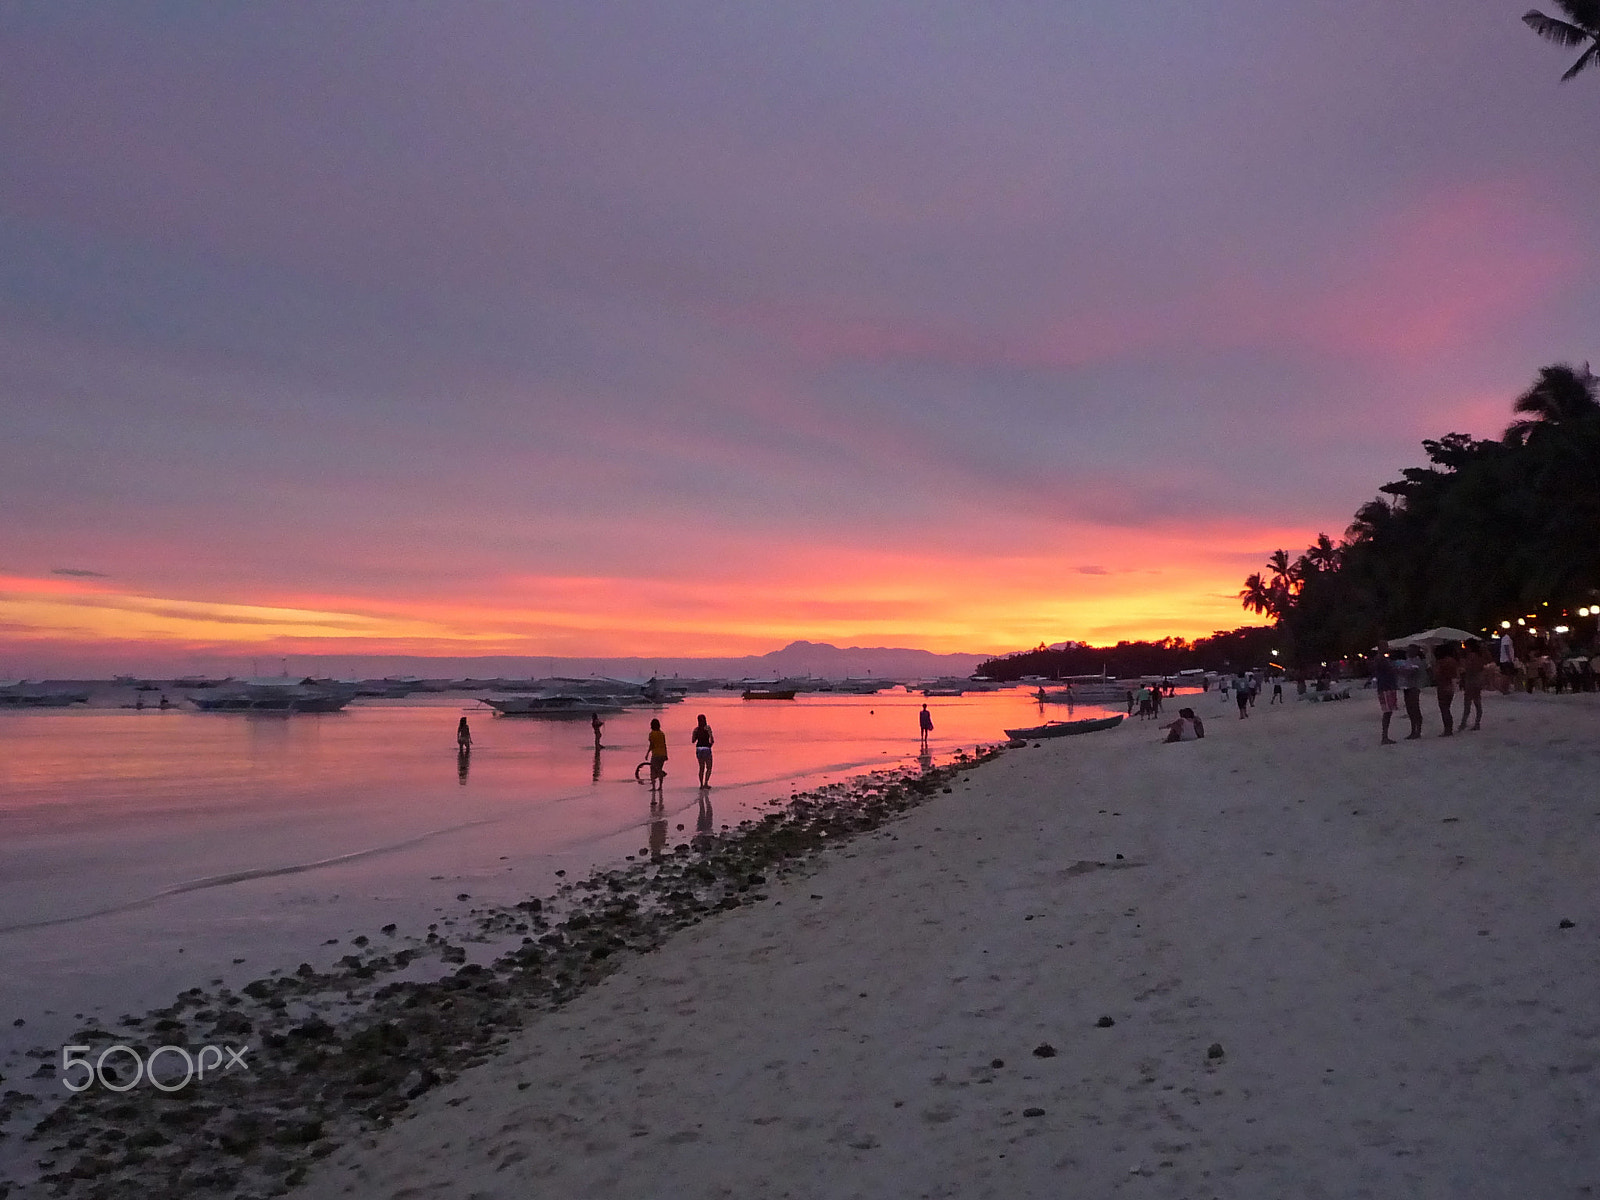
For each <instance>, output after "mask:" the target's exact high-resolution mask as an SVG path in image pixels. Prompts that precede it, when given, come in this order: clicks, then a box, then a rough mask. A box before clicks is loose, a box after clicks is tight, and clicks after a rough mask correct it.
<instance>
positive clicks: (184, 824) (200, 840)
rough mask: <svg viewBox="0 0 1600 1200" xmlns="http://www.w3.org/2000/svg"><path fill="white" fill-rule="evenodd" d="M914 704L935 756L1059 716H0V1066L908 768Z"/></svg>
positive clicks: (825, 707)
mask: <svg viewBox="0 0 1600 1200" xmlns="http://www.w3.org/2000/svg"><path fill="white" fill-rule="evenodd" d="M130 697H131V693H130ZM923 703H927V704H928V706H929V709H930V711H931V712H932V713H933V716H934V724H935V731H934V737H933V739H932V742H931V745H930V750H931V754H932V756H933V758H934V759H935V760H940V761H942V760H944V759H946V758H948V757H949V756H950V755H952V754H953V753H954V752H955V751H956V750H958V749H966V750H971V749H972V748H973V747H974V746H975V745H977V744H979V743H994V742H997V741H1000V740H1003V737H1004V735H1003V733H1002V732H1001V731H1002V729H1003V728H1004V727H1006V726H1012V727H1015V726H1017V725H1029V724H1037V723H1039V722H1040V721H1041V720H1044V719H1053V718H1065V717H1066V716H1067V715H1068V714H1067V711H1066V708H1065V707H1064V706H1061V705H1048V706H1040V705H1039V704H1037V703H1036V702H1035V701H1033V700H1032V699H1031V698H1030V697H1029V696H1028V695H1027V693H1026V692H1024V691H1020V690H1008V691H1003V692H995V693H987V694H972V695H967V696H961V697H952V698H936V699H931V700H924V698H923V697H922V696H920V695H914V694H908V693H905V692H893V693H884V694H880V695H874V696H834V695H826V694H816V695H804V696H802V697H800V698H799V699H797V700H795V701H766V702H763V701H745V700H742V699H740V698H739V697H738V696H737V695H736V694H733V693H713V694H708V695H704V696H691V697H690V698H689V700H688V701H687V702H686V703H683V704H675V705H669V706H665V707H662V708H658V709H639V710H633V711H630V712H627V713H623V714H615V715H613V716H611V717H610V718H608V719H607V721H606V726H605V731H604V747H605V748H604V749H602V750H601V751H599V752H598V753H596V752H595V750H594V743H593V737H592V734H591V731H590V728H589V725H588V722H587V721H574V722H561V721H549V720H540V719H528V718H504V717H495V716H493V715H492V713H491V712H490V711H489V710H488V709H486V708H484V707H482V706H480V705H478V704H476V703H475V702H473V701H470V700H468V699H465V698H463V697H461V696H428V697H414V698H411V699H408V700H404V701H371V702H367V701H362V702H358V703H357V704H354V705H352V706H350V707H349V708H347V709H346V710H345V711H344V712H341V713H332V714H323V715H310V714H304V715H294V716H281V715H269V714H263V715H246V714H225V713H201V712H196V711H194V710H192V709H191V708H189V707H188V706H187V705H184V706H181V707H177V708H173V709H170V710H168V711H165V712H162V711H158V710H154V709H146V710H144V711H133V710H131V709H124V708H119V707H106V706H102V707H92V708H73V709H55V710H34V711H21V712H5V713H0V955H3V956H4V960H5V963H6V970H5V971H4V972H0V1073H3V1074H5V1075H6V1076H7V1077H8V1078H9V1079H15V1078H17V1077H18V1072H20V1071H23V1070H26V1069H27V1068H28V1067H29V1066H31V1064H30V1063H28V1062H27V1060H24V1059H21V1058H20V1057H19V1056H20V1054H21V1052H22V1051H23V1050H25V1049H27V1048H28V1047H37V1046H45V1045H54V1044H59V1042H60V1040H61V1039H62V1038H63V1037H65V1036H66V1035H67V1034H68V1033H69V1032H71V1030H73V1029H75V1028H78V1027H79V1026H80V1025H81V1024H82V1023H83V1022H84V1021H85V1020H88V1019H92V1018H95V1017H102V1018H105V1019H108V1020H110V1019H115V1018H116V1017H117V1016H118V1015H120V1014H122V1013H129V1012H141V1011H145V1010H147V1009H149V1008H152V1007H155V1006H157V1005H161V1004H165V1003H168V1002H170V1000H171V999H172V997H173V996H174V995H175V994H176V993H177V992H178V991H180V990H182V989H184V988H186V987H190V986H195V985H199V984H206V983H210V982H213V981H217V980H223V981H225V982H226V983H228V984H229V985H230V986H234V987H237V986H239V985H240V984H242V983H243V982H245V981H248V980H250V979H254V978H258V977H260V976H261V975H264V974H266V973H267V972H268V971H269V970H272V969H274V968H278V969H289V968H292V967H293V966H295V965H296V964H298V963H300V962H302V961H309V962H312V963H313V964H315V965H318V966H322V965H324V964H326V963H327V962H330V961H332V960H333V959H336V958H337V957H339V956H340V955H341V954H343V953H346V952H347V950H348V946H347V945H346V943H347V942H348V939H349V938H351V937H352V936H354V935H356V934H358V933H365V934H367V935H368V936H375V935H376V934H377V931H378V928H379V927H380V926H381V925H383V924H386V923H389V922H394V923H397V924H398V925H399V926H400V931H401V933H402V934H405V933H412V934H421V933H423V932H424V931H425V929H426V926H427V925H428V923H429V922H436V921H443V920H446V919H448V918H450V917H451V916H453V915H459V914H462V913H464V912H465V911H466V909H467V908H468V907H470V906H472V905H481V904H484V903H490V904H510V903H515V902H516V901H519V900H522V899H525V898H527V897H529V896H539V895H544V894H547V893H549V892H550V891H551V890H552V889H553V888H554V886H555V885H556V883H557V882H558V880H557V876H556V872H557V871H565V872H567V873H568V876H569V877H578V876H580V875H582V874H584V873H586V872H587V871H589V870H590V869H593V868H595V867H600V866H607V865H612V864H615V863H617V862H619V861H622V860H624V858H625V856H627V855H630V854H640V853H643V852H646V851H647V849H648V848H650V847H651V846H656V847H661V846H668V847H670V846H672V845H676V844H677V843H679V842H682V841H685V840H687V839H688V838H689V837H690V836H692V835H693V834H694V833H695V832H696V830H697V829H700V830H710V829H719V828H720V827H721V826H723V825H730V826H732V825H737V824H738V822H739V821H741V820H744V819H745V818H746V817H749V816H751V815H752V814H754V813H758V812H761V811H764V810H765V809H766V808H767V806H768V805H770V804H771V803H773V802H775V801H776V802H782V801H784V800H786V799H787V798H788V796H789V794H790V792H791V791H793V790H802V789H805V788H810V787H813V786H817V785H819V784H822V783H825V782H832V781H836V780H840V779H844V778H847V777H849V776H852V775H857V774H861V773H863V772H866V771H870V770H874V769H880V768H896V767H907V766H914V765H916V763H917V762H918V742H917V712H918V710H919V709H920V707H921V705H922V704H923ZM1101 711H1103V710H1101V709H1098V708H1094V707H1088V708H1085V707H1083V706H1079V707H1078V708H1077V710H1076V711H1075V712H1074V713H1073V715H1074V716H1089V715H1097V714H1099V713H1100V712H1101ZM702 712H703V713H705V714H706V716H707V718H708V720H709V722H710V724H711V726H712V728H713V729H714V730H715V732H716V738H717V743H716V767H715V774H714V777H713V785H714V786H713V788H712V790H711V791H710V792H709V793H708V803H706V804H702V803H701V802H700V798H699V796H700V794H699V792H698V790H697V788H696V786H695V765H694V755H693V752H692V748H691V746H690V744H689V740H688V735H689V730H690V729H691V728H692V727H693V725H694V722H695V716H696V714H697V713H702ZM462 715H466V716H467V717H468V719H469V720H470V721H471V724H472V730H473V736H474V739H475V748H474V750H473V752H472V754H471V756H470V761H469V762H467V763H461V762H460V760H459V759H458V756H457V755H456V752H455V727H456V722H457V720H458V719H459V717H460V716H462ZM652 716H655V717H659V718H660V719H661V721H662V724H663V728H664V729H665V730H666V733H667V736H668V741H669V748H670V751H671V758H670V760H669V762H668V778H667V784H666V790H665V803H664V806H663V808H662V810H661V811H659V812H654V813H653V812H652V811H651V808H650V805H649V795H648V788H646V787H644V786H641V785H639V784H638V783H636V782H635V779H634V768H635V766H636V765H637V764H638V763H639V762H640V761H641V759H642V758H643V757H644V747H645V738H646V733H647V731H648V728H649V722H650V719H651V717H652ZM464 897H465V898H464ZM17 1020H21V1021H23V1022H24V1023H23V1024H22V1025H16V1024H15V1023H14V1022H16V1021H17Z"/></svg>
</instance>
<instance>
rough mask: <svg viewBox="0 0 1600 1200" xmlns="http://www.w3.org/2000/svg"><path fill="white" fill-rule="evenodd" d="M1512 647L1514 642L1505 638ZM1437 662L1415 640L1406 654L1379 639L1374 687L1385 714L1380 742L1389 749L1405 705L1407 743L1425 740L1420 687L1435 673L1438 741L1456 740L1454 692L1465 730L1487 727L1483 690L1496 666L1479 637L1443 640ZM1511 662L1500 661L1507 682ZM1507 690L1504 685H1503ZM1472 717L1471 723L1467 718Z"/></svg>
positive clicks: (1435, 652)
mask: <svg viewBox="0 0 1600 1200" xmlns="http://www.w3.org/2000/svg"><path fill="white" fill-rule="evenodd" d="M1505 641H1506V643H1509V641H1510V639H1509V638H1507V639H1505ZM1432 659H1433V661H1432V662H1431V663H1430V662H1429V661H1428V654H1427V652H1426V651H1424V649H1423V648H1422V646H1421V645H1420V644H1418V643H1416V642H1413V643H1412V644H1411V645H1410V646H1408V647H1406V649H1405V651H1404V652H1403V653H1400V652H1395V651H1392V650H1391V649H1390V648H1389V643H1388V642H1387V641H1380V642H1379V643H1378V648H1377V651H1376V652H1375V654H1374V655H1373V658H1372V663H1371V666H1372V683H1373V686H1374V687H1375V688H1376V689H1377V691H1378V711H1379V713H1380V714H1381V715H1382V727H1381V735H1380V742H1381V744H1382V745H1385V746H1392V745H1394V744H1395V739H1394V738H1392V737H1390V736H1389V726H1390V724H1391V722H1392V721H1393V720H1394V714H1395V713H1396V712H1398V711H1399V710H1400V705H1401V703H1402V702H1403V703H1404V705H1405V711H1406V721H1407V723H1408V724H1409V725H1410V727H1411V731H1410V732H1409V733H1407V734H1406V735H1405V737H1404V739H1402V740H1404V741H1408V742H1411V741H1416V740H1417V739H1418V738H1420V737H1421V736H1422V689H1423V688H1424V687H1426V686H1427V684H1428V680H1429V676H1430V674H1431V676H1432V680H1433V685H1434V690H1435V693H1436V694H1435V700H1436V701H1437V703H1438V706H1439V721H1440V724H1441V725H1443V727H1444V728H1443V729H1442V730H1441V731H1440V733H1439V736H1440V737H1452V736H1454V734H1455V732H1456V716H1455V700H1456V691H1457V690H1458V688H1459V690H1460V692H1461V697H1462V700H1461V731H1462V732H1463V733H1465V732H1467V731H1468V730H1474V729H1479V728H1481V727H1482V725H1483V689H1484V687H1485V686H1486V685H1487V683H1488V682H1489V680H1490V677H1491V672H1493V670H1494V667H1495V662H1494V660H1493V659H1492V658H1491V657H1490V655H1489V652H1488V650H1487V649H1485V647H1484V645H1483V643H1482V642H1480V641H1479V640H1478V639H1477V638H1468V639H1467V641H1466V642H1465V644H1459V643H1456V642H1440V643H1439V644H1437V645H1435V646H1434V647H1433V654H1432ZM1506 665H1508V664H1507V660H1506V659H1504V658H1502V659H1501V662H1500V667H1501V669H1500V671H1499V675H1500V678H1501V679H1502V680H1504V679H1507V678H1509V673H1508V672H1507V671H1506V670H1505V667H1506ZM1502 687H1503V688H1504V685H1502ZM1469 717H1470V718H1472V724H1471V725H1468V724H1467V719H1468V718H1469Z"/></svg>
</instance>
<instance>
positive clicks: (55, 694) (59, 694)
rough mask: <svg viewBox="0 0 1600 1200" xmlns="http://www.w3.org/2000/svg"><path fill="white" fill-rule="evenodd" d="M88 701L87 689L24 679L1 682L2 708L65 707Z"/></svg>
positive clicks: (0, 698) (0, 699) (0, 700)
mask: <svg viewBox="0 0 1600 1200" xmlns="http://www.w3.org/2000/svg"><path fill="white" fill-rule="evenodd" d="M87 703H89V693H88V692H87V691H68V690H65V689H57V688H52V687H49V686H47V685H45V684H40V683H29V682H27V681H26V680H22V679H19V680H14V681H9V682H3V683H0V708H65V707H66V706H67V705H69V704H87Z"/></svg>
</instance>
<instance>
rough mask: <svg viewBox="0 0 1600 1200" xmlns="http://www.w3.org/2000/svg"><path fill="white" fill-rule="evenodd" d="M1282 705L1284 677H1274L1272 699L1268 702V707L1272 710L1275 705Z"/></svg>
mask: <svg viewBox="0 0 1600 1200" xmlns="http://www.w3.org/2000/svg"><path fill="white" fill-rule="evenodd" d="M1282 703H1283V676H1281V675H1274V676H1273V677H1272V699H1271V700H1268V701H1267V707H1268V708H1271V707H1272V706H1273V705H1274V704H1282Z"/></svg>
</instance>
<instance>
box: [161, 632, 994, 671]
mask: <svg viewBox="0 0 1600 1200" xmlns="http://www.w3.org/2000/svg"><path fill="white" fill-rule="evenodd" d="M988 657H989V656H988V655H983V654H934V653H933V652H932V651H929V650H916V649H911V648H909V647H896V646H845V647H839V646H833V645H830V644H828V643H827V642H808V641H797V642H790V643H789V644H788V645H787V646H785V647H783V648H782V649H781V650H772V651H769V652H768V653H766V654H748V655H743V656H741V657H737V658H689V657H670V658H669V657H662V658H644V657H627V658H559V657H550V656H547V655H536V656H535V655H529V656H520V655H518V656H513V655H495V656H491V657H483V658H457V657H451V658H424V657H421V656H415V655H353V654H328V655H305V654H299V655H292V656H291V657H290V659H289V668H290V670H291V672H292V673H294V674H297V675H324V676H333V677H335V678H351V677H355V678H379V677H382V676H385V675H401V676H403V675H418V676H421V677H423V678H425V679H464V678H466V679H498V678H507V679H525V678H528V677H543V676H550V675H561V676H570V677H576V678H587V677H588V676H590V675H604V676H610V677H613V678H620V679H648V678H649V677H650V676H652V675H659V676H661V677H663V678H667V677H670V676H673V675H680V676H683V677H685V678H702V679H703V678H719V679H720V678H726V679H747V678H748V679H770V678H778V677H782V676H786V675H812V676H815V677H817V678H820V679H848V678H866V677H868V676H871V677H874V678H888V679H925V678H930V677H934V676H940V675H970V674H971V673H972V670H973V668H974V667H976V666H977V664H978V663H980V662H983V661H984V660H985V659H986V658H988ZM274 661H276V660H274ZM240 669H241V668H240V666H239V664H238V662H237V661H234V660H231V659H230V660H226V661H224V660H219V661H218V662H217V663H216V664H214V665H204V666H203V665H202V664H199V663H196V664H195V665H193V666H190V667H186V668H185V671H191V672H200V671H202V670H206V671H209V672H210V673H212V674H217V675H226V674H228V673H230V672H232V673H234V674H238V673H239V672H240Z"/></svg>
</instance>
